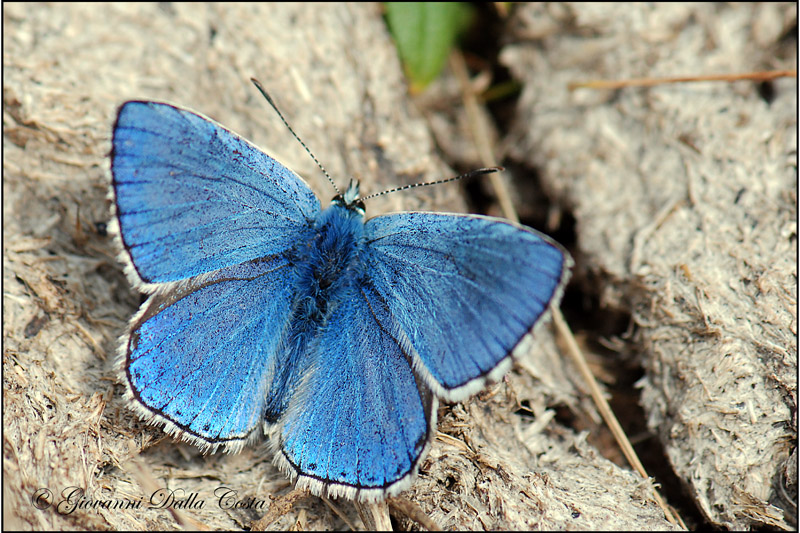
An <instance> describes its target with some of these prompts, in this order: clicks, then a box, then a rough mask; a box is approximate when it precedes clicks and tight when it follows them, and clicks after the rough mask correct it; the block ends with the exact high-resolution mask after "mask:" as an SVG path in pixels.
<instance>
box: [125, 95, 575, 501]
mask: <svg viewBox="0 0 800 533" xmlns="http://www.w3.org/2000/svg"><path fill="white" fill-rule="evenodd" d="M276 110H277V109H276ZM110 160H111V174H112V182H111V196H112V199H113V206H112V209H113V212H114V214H113V217H112V226H113V227H114V231H115V232H116V234H117V236H118V241H119V242H120V243H121V248H122V252H121V254H120V257H121V259H122V260H123V261H124V263H125V264H126V273H127V275H128V278H129V279H130V280H131V283H132V284H133V285H134V286H135V287H136V288H138V289H139V290H140V291H142V292H145V293H147V294H149V297H148V298H147V300H146V301H145V302H144V303H143V304H142V306H141V308H140V309H139V311H138V312H137V313H136V314H135V315H134V316H133V318H132V319H131V322H130V325H129V329H128V331H127V333H126V334H125V335H123V337H122V339H121V342H120V347H119V357H120V367H121V370H120V372H121V375H122V381H123V382H124V384H125V387H126V391H127V392H126V397H127V398H128V400H129V403H130V404H131V405H132V407H133V408H134V409H135V411H136V412H137V413H138V414H139V415H140V416H141V417H142V418H143V419H144V420H146V421H147V422H149V423H154V424H160V425H162V426H163V427H164V430H165V431H167V432H168V433H169V434H171V435H173V436H176V437H180V438H182V439H184V440H186V441H189V442H191V443H193V444H195V445H197V446H199V447H200V448H201V449H203V451H205V452H214V451H216V450H217V449H224V450H225V451H228V452H236V451H239V450H240V449H241V448H242V446H244V445H246V444H249V443H251V442H253V441H255V440H257V439H258V438H259V437H262V436H264V435H266V437H267V440H268V442H269V446H270V448H271V449H272V451H273V452H274V454H275V462H276V464H277V465H278V466H279V467H280V468H281V469H282V470H283V471H285V472H286V473H288V475H289V476H290V477H291V478H292V479H293V480H294V481H295V483H296V486H298V487H307V488H309V489H310V490H311V492H312V493H314V494H317V495H322V494H325V495H328V496H332V497H339V496H341V497H346V498H349V499H358V500H360V501H378V500H381V499H383V498H385V497H386V496H389V495H395V494H397V493H399V492H400V491H402V490H404V489H405V488H407V487H408V486H409V485H410V484H411V482H412V480H413V478H414V476H415V474H416V472H417V470H418V469H419V466H420V463H421V461H422V460H423V458H424V457H425V455H426V453H427V450H428V448H429V446H430V443H431V441H432V438H433V435H434V432H435V429H436V414H437V407H438V402H439V400H440V399H443V400H447V401H459V400H463V399H465V398H467V397H468V396H470V395H471V394H474V393H475V392H477V391H479V390H481V389H482V388H483V387H484V385H485V384H486V383H487V382H490V381H496V380H498V379H499V378H500V377H501V376H502V375H503V374H505V373H506V372H507V371H508V370H509V368H510V366H511V363H512V358H513V356H514V355H515V354H519V353H521V352H523V351H525V349H526V347H527V346H528V345H529V339H530V336H531V332H532V329H533V327H534V326H535V325H536V324H537V323H539V322H540V321H541V320H542V318H543V317H544V316H545V315H546V314H547V312H548V308H549V306H550V305H554V304H556V303H557V302H558V301H559V299H560V297H561V293H562V291H563V287H564V285H565V283H566V280H567V278H568V276H569V270H570V267H571V265H572V261H571V259H570V257H569V255H568V254H567V253H566V251H565V250H564V249H563V248H562V247H561V246H560V245H558V244H557V243H556V242H554V241H553V240H551V239H550V238H548V237H546V236H545V235H542V234H540V233H538V232H536V231H534V230H532V229H530V228H527V227H525V226H522V225H519V224H515V223H512V222H509V221H506V220H502V219H499V218H492V217H487V216H479V215H462V214H446V213H433V212H402V213H394V214H389V215H382V216H376V217H374V218H370V219H368V220H365V208H364V203H363V202H362V201H361V200H360V198H359V188H358V182H354V181H351V183H350V186H349V187H348V188H347V190H346V191H345V192H344V193H343V194H340V195H337V196H336V197H335V198H334V199H333V201H332V202H331V204H330V206H329V207H327V208H326V209H322V208H321V207H320V202H319V200H318V199H317V198H316V196H315V195H314V193H313V192H312V191H311V189H310V188H309V187H308V185H306V183H305V182H304V181H303V180H302V179H301V178H300V177H299V176H298V175H297V174H295V173H294V172H292V171H291V170H289V169H288V168H287V167H286V166H284V165H282V164H281V163H279V162H278V161H276V160H275V159H273V158H272V157H270V156H269V155H267V154H266V153H264V152H263V151H261V150H260V149H258V148H256V147H255V146H254V145H252V144H250V143H249V142H248V141H246V140H245V139H243V138H242V137H240V136H238V135H236V134H235V133H233V132H231V131H229V130H227V129H225V128H224V127H223V126H221V125H219V124H217V123H216V122H214V121H213V120H211V119H209V118H207V117H205V116H202V115H200V114H197V113H195V112H192V111H189V110H187V109H183V108H180V107H177V106H174V105H171V104H167V103H161V102H153V101H129V102H126V103H124V104H123V105H122V106H121V107H120V108H119V111H118V115H117V119H116V123H115V125H114V129H113V140H112V151H111V154H110Z"/></svg>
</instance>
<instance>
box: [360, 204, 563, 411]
mask: <svg viewBox="0 0 800 533" xmlns="http://www.w3.org/2000/svg"><path fill="white" fill-rule="evenodd" d="M365 235H366V245H365V250H366V252H365V254H364V255H365V262H366V263H367V265H368V266H367V267H366V270H367V272H369V276H370V278H371V281H372V283H373V284H374V286H375V288H376V289H377V291H378V292H379V293H380V294H381V296H382V297H383V298H384V300H385V301H386V302H387V304H388V306H389V309H390V311H391V315H392V317H393V321H394V322H393V323H391V324H390V323H383V324H382V326H383V327H386V328H388V329H389V331H392V332H398V331H401V332H402V333H394V334H396V335H400V336H402V335H404V336H405V337H406V338H407V342H408V344H409V351H413V353H415V357H416V358H418V360H417V365H419V366H420V367H421V368H424V372H425V373H426V374H427V375H426V378H427V379H426V381H427V382H428V384H429V385H430V386H431V387H432V388H433V390H434V392H435V393H436V395H437V396H440V397H444V398H447V399H449V400H453V401H456V400H461V399H463V398H465V397H466V396H468V395H469V394H473V393H475V392H477V390H479V389H480V388H481V387H482V386H483V385H484V383H485V382H486V380H487V379H497V378H499V377H500V376H501V375H502V374H503V373H505V372H506V371H507V370H508V367H509V364H507V363H506V364H503V363H504V361H506V360H507V359H506V358H507V357H508V355H509V354H511V353H512V351H513V350H514V348H515V347H516V346H517V344H518V343H519V342H520V341H521V340H522V339H523V338H524V337H525V336H526V335H527V334H528V333H529V332H530V330H531V328H532V327H533V326H534V324H536V323H537V321H538V320H539V319H540V317H542V315H543V314H544V313H545V312H546V311H547V308H548V306H549V304H550V301H551V300H552V299H553V298H554V297H560V291H561V290H562V288H563V285H564V283H565V281H566V277H567V275H568V268H569V266H570V260H569V259H568V256H567V255H566V254H565V252H564V251H563V250H562V249H561V247H560V246H558V245H557V244H555V243H554V242H553V241H552V240H550V239H549V238H547V237H546V236H544V235H542V234H540V233H538V232H536V231H534V230H532V229H529V228H526V227H524V226H520V225H517V224H513V223H510V222H507V221H504V220H501V219H497V218H491V217H483V216H475V215H454V214H440V213H422V212H410V213H398V214H391V215H384V216H378V217H375V218H373V219H371V220H369V221H367V223H366V228H365ZM508 361H509V362H510V360H508Z"/></svg>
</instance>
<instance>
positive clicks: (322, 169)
mask: <svg viewBox="0 0 800 533" xmlns="http://www.w3.org/2000/svg"><path fill="white" fill-rule="evenodd" d="M250 81H252V82H253V85H255V86H256V89H258V90H259V91H260V92H261V94H262V95H264V98H266V99H267V102H269V105H271V106H272V109H274V110H275V112H276V113H277V114H278V116H279V117H280V118H281V121H282V122H283V125H284V126H286V129H288V130H289V132H290V133H291V134H292V135H294V138H295V139H297V142H299V143H300V144H301V145H302V146H303V148H305V150H306V152H308V155H310V156H311V159H313V160H314V162H315V163H316V164H317V166H318V167H319V169H320V170H321V171H322V173H323V174H325V177H326V178H328V181H329V182H331V185H333V188H334V189H335V190H336V194H341V192H340V191H339V187H337V186H336V183H334V181H333V180H332V179H331V176H330V174H328V171H327V170H325V167H323V166H322V163H320V162H319V160H318V159H317V158H316V156H315V155H314V154H313V153H312V152H311V150H310V149H309V148H308V146H306V143H304V142H303V140H302V139H301V138H300V137H298V135H297V134H296V133H295V132H294V130H293V129H292V127H291V126H290V125H289V123H288V122H287V121H286V119H285V118H283V113H281V111H280V109H278V106H277V105H275V102H274V101H273V100H272V97H271V96H270V95H269V93H267V90H266V89H264V87H263V86H262V85H261V82H259V81H258V80H257V79H255V78H250Z"/></svg>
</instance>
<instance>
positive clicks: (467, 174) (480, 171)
mask: <svg viewBox="0 0 800 533" xmlns="http://www.w3.org/2000/svg"><path fill="white" fill-rule="evenodd" d="M501 170H505V169H504V168H503V167H488V168H478V169H475V170H470V171H469V172H465V173H463V174H459V175H458V176H455V177H453V178H447V179H443V180H436V181H426V182H424V183H412V184H411V185H403V186H402V187H395V188H394V189H389V190H388V191H383V192H379V193H375V194H370V195H369V196H366V197H364V198H362V199H361V201H362V202H363V201H365V200H369V199H370V198H375V197H376V196H382V195H384V194H389V193H393V192H398V191H405V190H406V189H413V188H415V187H427V186H428V185H439V184H441V183H449V182H451V181H456V180H460V179H464V178H472V177H475V176H482V175H484V174H491V173H492V172H500V171H501Z"/></svg>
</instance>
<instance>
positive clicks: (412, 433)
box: [273, 282, 437, 501]
mask: <svg viewBox="0 0 800 533" xmlns="http://www.w3.org/2000/svg"><path fill="white" fill-rule="evenodd" d="M388 313H389V309H388V307H387V306H386V304H385V302H384V301H383V300H382V298H381V296H380V295H379V294H378V293H377V292H375V291H374V289H372V288H371V287H370V286H369V285H368V284H367V283H363V282H355V283H354V286H353V287H352V288H351V290H350V291H349V292H348V293H347V294H345V295H340V297H338V298H337V299H336V301H335V302H334V306H333V311H332V313H331V315H330V316H329V317H328V320H327V321H326V324H325V326H324V328H323V329H322V330H321V331H320V333H319V335H318V336H317V337H316V338H315V340H314V342H313V343H312V344H311V345H310V346H309V352H310V354H311V357H310V360H312V361H313V363H312V364H311V365H310V368H309V370H308V371H307V372H306V374H305V376H304V378H303V382H302V384H301V386H300V387H298V390H297V392H296V393H295V396H294V397H293V399H292V401H291V402H290V404H289V406H288V407H287V410H286V412H285V414H284V416H283V418H282V420H281V421H280V422H279V424H278V425H277V426H276V432H275V434H274V435H273V445H274V446H275V447H276V448H279V449H280V451H281V455H279V458H280V460H279V461H280V465H281V466H282V467H283V469H284V470H286V471H288V472H289V473H290V475H292V477H297V478H298V479H297V484H298V486H307V487H309V488H310V489H311V490H312V491H313V492H314V493H315V494H322V493H323V492H324V491H327V494H329V495H331V496H340V495H343V496H346V497H348V498H356V497H357V498H359V499H360V500H362V501H364V500H377V499H380V498H383V497H384V496H386V495H387V494H396V493H397V492H399V491H400V490H403V489H404V488H405V487H406V486H407V484H408V483H410V480H411V479H412V476H413V474H414V473H415V472H416V470H417V468H418V466H419V461H420V460H421V458H422V457H423V456H424V454H425V452H426V449H427V445H428V443H429V441H430V437H431V434H432V431H433V427H435V423H436V422H435V418H436V406H437V402H436V398H435V397H434V396H433V395H432V394H431V392H430V391H429V390H428V389H427V387H425V386H424V383H423V382H422V381H421V378H418V377H417V376H416V375H415V373H414V372H413V370H412V362H411V359H410V357H408V356H407V355H406V354H404V353H403V351H402V349H401V348H400V345H399V344H398V342H397V340H396V339H394V338H393V337H391V335H389V334H388V332H387V331H386V330H385V328H383V327H381V323H382V322H385V321H388V320H391V317H390V316H389V315H388Z"/></svg>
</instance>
